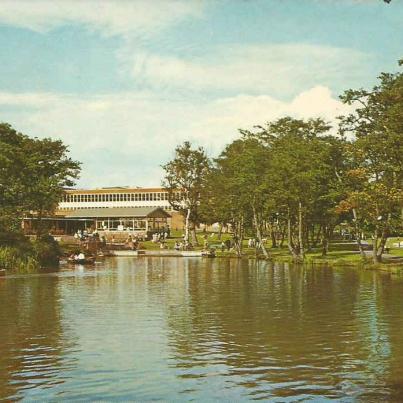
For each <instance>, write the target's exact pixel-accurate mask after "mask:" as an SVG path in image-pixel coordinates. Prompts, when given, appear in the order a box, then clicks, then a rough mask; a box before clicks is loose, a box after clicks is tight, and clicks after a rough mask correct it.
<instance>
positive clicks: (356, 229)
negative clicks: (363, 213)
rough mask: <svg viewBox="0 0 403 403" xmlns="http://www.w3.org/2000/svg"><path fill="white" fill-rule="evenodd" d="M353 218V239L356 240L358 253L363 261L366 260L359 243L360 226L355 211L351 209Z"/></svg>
mask: <svg viewBox="0 0 403 403" xmlns="http://www.w3.org/2000/svg"><path fill="white" fill-rule="evenodd" d="M353 217H354V224H355V237H356V240H357V245H358V249H359V251H360V254H361V257H362V258H363V259H365V258H366V256H365V251H364V248H363V246H362V243H361V230H360V225H359V224H358V215H357V210H356V209H355V208H353Z"/></svg>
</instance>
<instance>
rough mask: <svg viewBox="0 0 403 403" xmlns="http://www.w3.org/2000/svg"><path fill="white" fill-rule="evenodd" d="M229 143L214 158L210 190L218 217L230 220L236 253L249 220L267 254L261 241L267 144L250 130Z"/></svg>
mask: <svg viewBox="0 0 403 403" xmlns="http://www.w3.org/2000/svg"><path fill="white" fill-rule="evenodd" d="M241 133H242V134H243V138H242V139H238V140H235V141H234V142H232V143H231V144H229V145H228V146H227V147H226V148H225V150H224V151H223V152H222V153H221V155H220V156H219V158H218V159H217V160H216V170H215V172H214V179H213V181H212V182H213V185H212V188H213V189H214V190H213V192H212V193H215V194H217V195H219V196H218V197H216V198H213V200H214V204H215V205H216V206H219V209H220V211H221V214H222V216H221V221H225V220H226V221H227V222H229V223H231V225H232V228H233V231H234V243H235V248H236V251H237V254H238V256H241V255H242V240H243V237H244V230H245V227H247V226H248V225H249V224H250V226H251V227H252V228H253V230H254V232H255V236H256V238H257V240H258V245H259V247H260V248H261V249H262V252H263V254H264V256H265V257H266V258H268V257H269V253H268V251H267V249H266V247H265V244H264V242H263V227H264V222H265V216H266V211H265V208H266V205H267V201H268V195H267V183H266V180H265V175H266V172H267V170H268V165H269V162H270V158H269V155H268V152H267V149H266V147H265V146H264V145H263V144H262V143H261V142H260V141H258V140H257V139H256V138H254V137H252V136H250V135H249V134H250V133H249V132H247V131H242V130H241ZM216 208H217V207H216Z"/></svg>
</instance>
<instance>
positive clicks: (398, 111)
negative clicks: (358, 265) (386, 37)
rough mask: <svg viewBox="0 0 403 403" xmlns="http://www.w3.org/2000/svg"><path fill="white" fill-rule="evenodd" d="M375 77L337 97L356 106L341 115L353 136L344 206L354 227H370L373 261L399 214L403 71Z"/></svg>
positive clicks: (402, 213)
mask: <svg viewBox="0 0 403 403" xmlns="http://www.w3.org/2000/svg"><path fill="white" fill-rule="evenodd" d="M400 64H401V63H400ZM379 81H380V82H379V84H378V85H376V86H375V87H373V88H372V89H371V90H365V89H360V90H351V89H350V90H347V91H346V92H345V93H344V95H343V96H341V99H342V101H343V102H344V103H346V104H349V105H354V106H356V109H355V111H354V113H351V114H349V115H347V116H344V117H341V120H340V133H341V134H342V135H343V136H347V135H348V136H350V137H351V138H352V141H351V144H350V158H351V165H352V168H351V170H350V171H349V178H350V184H351V185H350V188H349V190H348V194H347V197H346V199H345V201H344V203H343V206H344V207H345V208H346V209H350V210H351V211H352V212H353V214H354V220H355V223H356V227H357V232H362V231H364V230H369V231H371V232H372V238H373V261H374V262H375V263H377V262H380V261H381V260H382V254H383V253H384V249H385V245H386V241H387V238H388V236H389V235H390V234H391V232H392V231H393V230H398V229H400V230H401V228H402V219H403V158H402V155H403V140H402V139H403V75H402V73H396V74H390V73H382V74H381V75H380V77H379ZM357 240H358V241H359V234H357Z"/></svg>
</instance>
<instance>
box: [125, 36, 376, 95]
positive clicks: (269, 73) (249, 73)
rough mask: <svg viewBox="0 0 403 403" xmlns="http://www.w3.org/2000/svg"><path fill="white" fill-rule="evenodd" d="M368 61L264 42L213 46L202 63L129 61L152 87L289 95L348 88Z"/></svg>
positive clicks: (141, 57)
mask: <svg viewBox="0 0 403 403" xmlns="http://www.w3.org/2000/svg"><path fill="white" fill-rule="evenodd" d="M127 53H128V52H127V51H126V57H127ZM369 58H370V56H369V55H367V54H365V53H362V52H359V51H356V50H352V49H347V48H335V47H329V46H319V45H310V44H268V45H243V46H242V45H236V46H227V47H225V48H224V47H215V48H212V49H210V51H209V53H208V54H204V55H203V57H202V58H200V59H197V58H195V57H193V58H192V59H189V58H187V57H186V56H184V57H183V58H178V57H168V56H160V55H154V54H150V53H146V52H141V51H140V52H136V51H133V55H132V57H131V60H132V61H131V63H132V76H133V78H134V79H136V80H138V81H143V82H147V84H148V85H150V86H151V87H153V88H158V89H160V88H175V89H191V90H206V91H214V90H216V91H220V92H222V91H231V90H232V91H241V92H248V93H254V94H258V93H263V94H265V93H271V94H276V96H284V95H285V96H289V95H290V94H295V93H298V92H300V91H302V90H303V89H306V88H309V87H313V86H315V85H333V84H335V83H337V82H343V85H344V86H346V85H347V86H348V85H349V83H350V82H353V81H354V80H356V79H357V78H360V75H361V74H362V69H361V68H360V67H361V66H362V65H363V64H364V63H367V62H368V60H369Z"/></svg>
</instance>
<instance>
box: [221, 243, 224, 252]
mask: <svg viewBox="0 0 403 403" xmlns="http://www.w3.org/2000/svg"><path fill="white" fill-rule="evenodd" d="M224 251H225V243H224V241H222V242H221V252H224Z"/></svg>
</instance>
